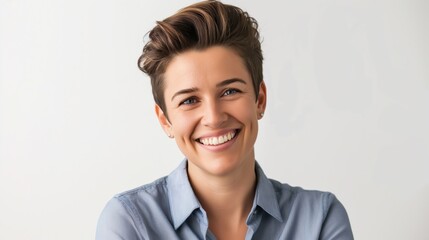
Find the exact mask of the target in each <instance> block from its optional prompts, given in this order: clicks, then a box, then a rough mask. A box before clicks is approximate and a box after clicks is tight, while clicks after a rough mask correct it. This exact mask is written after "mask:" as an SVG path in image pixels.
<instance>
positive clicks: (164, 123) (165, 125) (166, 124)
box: [155, 104, 174, 138]
mask: <svg viewBox="0 0 429 240" xmlns="http://www.w3.org/2000/svg"><path fill="white" fill-rule="evenodd" d="M155 113H156V116H157V118H158V121H159V124H161V127H162V129H163V130H164V132H165V133H166V134H167V136H168V137H169V138H173V137H174V135H173V133H172V131H171V128H172V125H171V123H170V121H169V120H168V118H167V116H166V114H165V113H164V111H163V110H162V109H161V107H159V106H158V104H155Z"/></svg>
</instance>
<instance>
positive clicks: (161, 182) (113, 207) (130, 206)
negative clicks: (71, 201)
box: [97, 177, 170, 239]
mask: <svg viewBox="0 0 429 240" xmlns="http://www.w3.org/2000/svg"><path fill="white" fill-rule="evenodd" d="M168 205H169V204H168V191H167V184H166V177H163V178H160V179H158V180H156V181H154V182H152V183H149V184H145V185H143V186H140V187H137V188H134V189H131V190H128V191H125V192H122V193H119V194H116V195H115V196H114V197H113V198H112V199H110V201H108V203H107V204H106V206H105V207H104V209H103V211H102V213H101V215H100V218H99V220H98V224H97V239H110V238H108V237H107V236H111V235H113V233H114V232H115V233H116V234H119V235H121V236H123V237H124V239H141V237H142V233H144V232H147V231H146V230H145V228H146V224H145V223H147V222H151V221H152V220H153V219H150V217H151V216H158V218H159V219H160V220H164V221H166V222H169V220H170V214H169V206H168ZM131 235H132V236H131ZM137 236H138V237H137ZM139 237H140V238H139Z"/></svg>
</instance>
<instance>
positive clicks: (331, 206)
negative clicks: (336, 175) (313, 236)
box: [319, 194, 353, 240]
mask: <svg viewBox="0 0 429 240" xmlns="http://www.w3.org/2000/svg"><path fill="white" fill-rule="evenodd" d="M327 203H328V204H327V207H328V208H327V212H326V217H325V220H324V222H323V225H322V230H321V233H320V238H319V239H321V240H353V233H352V228H351V226H350V221H349V217H348V216H347V212H346V209H345V208H344V206H343V205H342V204H341V202H340V201H338V199H337V198H336V197H335V196H334V195H333V194H329V195H328V199H327Z"/></svg>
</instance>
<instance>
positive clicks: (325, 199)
mask: <svg viewBox="0 0 429 240" xmlns="http://www.w3.org/2000/svg"><path fill="white" fill-rule="evenodd" d="M270 182H271V184H272V185H273V188H274V191H275V192H276V194H277V196H278V197H279V198H288V199H289V200H290V201H294V202H295V201H298V202H299V203H303V204H316V205H321V206H323V207H326V206H328V205H329V204H331V203H332V202H333V201H334V200H335V199H336V198H335V195H334V194H332V193H331V192H327V191H320V190H307V189H304V188H302V187H297V186H291V185H289V184H286V183H280V182H279V181H276V180H273V179H270Z"/></svg>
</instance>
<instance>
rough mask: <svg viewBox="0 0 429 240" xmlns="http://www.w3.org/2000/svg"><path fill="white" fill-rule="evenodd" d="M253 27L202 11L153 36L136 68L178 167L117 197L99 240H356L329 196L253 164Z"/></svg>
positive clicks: (236, 14) (258, 57)
mask: <svg viewBox="0 0 429 240" xmlns="http://www.w3.org/2000/svg"><path fill="white" fill-rule="evenodd" d="M257 27H258V26H257V23H256V21H255V20H254V19H253V18H251V17H250V16H249V15H248V14H247V13H246V12H244V11H242V10H241V9H240V8H237V7H234V6H231V5H226V4H222V3H220V2H217V1H204V2H201V3H197V4H195V5H191V6H189V7H186V8H184V9H182V10H181V11H179V12H178V13H177V14H175V15H173V16H171V17H169V18H167V19H165V20H163V21H160V22H158V25H157V26H156V27H155V28H154V29H152V31H151V32H150V35H149V36H150V41H149V42H148V43H147V44H146V46H145V47H144V50H143V55H142V56H141V58H140V59H139V66H140V68H141V69H142V70H143V71H144V72H146V73H147V74H148V75H149V76H150V78H151V83H152V91H153V95H154V99H155V103H156V105H155V112H156V115H157V117H158V119H159V122H160V124H161V126H162V127H163V129H164V131H165V132H166V134H167V135H168V136H169V137H170V138H174V139H175V141H176V143H177V146H178V147H179V148H180V150H181V151H182V153H183V154H184V156H185V160H184V161H183V162H182V163H181V164H180V165H179V167H178V168H177V169H176V170H174V171H173V172H172V173H171V174H170V175H169V176H167V177H164V178H161V179H159V180H157V181H155V182H153V183H151V184H147V185H143V186H142V187H139V188H137V189H134V190H131V191H127V192H124V193H121V194H118V195H116V196H115V197H114V198H113V199H112V200H111V201H110V202H109V203H108V204H107V206H106V207H105V209H104V211H103V213H102V215H101V216H100V219H99V223H98V228H97V239H99V240H114V239H118V240H119V239H127V240H134V239H136V240H137V239H191V240H192V239H353V236H352V232H351V227H350V224H349V220H348V217H347V214H346V211H345V209H344V207H343V206H342V205H341V203H340V202H339V201H338V200H337V199H336V198H335V196H334V195H333V194H331V193H327V192H319V191H307V190H303V189H301V188H299V187H291V186H289V185H287V184H282V183H279V182H277V181H274V180H270V179H268V178H267V177H266V176H265V174H264V172H263V171H262V169H261V167H260V166H259V165H258V163H257V162H256V161H255V152H254V145H255V141H256V138H257V135H258V121H259V120H260V119H261V118H262V117H263V114H264V111H265V107H266V102H267V90H266V87H265V83H264V81H263V77H262V51H261V45H260V42H259V33H258V29H257Z"/></svg>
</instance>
